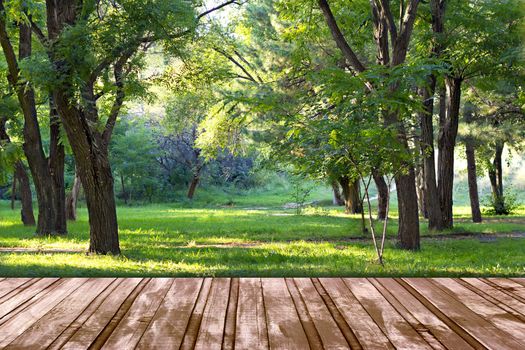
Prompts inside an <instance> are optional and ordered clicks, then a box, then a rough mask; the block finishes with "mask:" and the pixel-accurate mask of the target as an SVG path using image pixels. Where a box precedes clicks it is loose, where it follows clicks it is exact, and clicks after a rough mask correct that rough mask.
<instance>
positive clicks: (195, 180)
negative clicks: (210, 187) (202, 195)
mask: <svg viewBox="0 0 525 350" xmlns="http://www.w3.org/2000/svg"><path fill="white" fill-rule="evenodd" d="M199 181H200V178H199V176H195V175H194V176H193V177H192V179H191V182H190V186H189V188H188V194H187V197H188V199H193V196H194V195H195V190H196V189H197V185H198V184H199Z"/></svg>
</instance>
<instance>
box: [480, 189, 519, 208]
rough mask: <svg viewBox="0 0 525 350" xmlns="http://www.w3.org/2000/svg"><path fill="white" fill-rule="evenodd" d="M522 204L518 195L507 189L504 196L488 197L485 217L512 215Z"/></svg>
mask: <svg viewBox="0 0 525 350" xmlns="http://www.w3.org/2000/svg"><path fill="white" fill-rule="evenodd" d="M521 204H522V203H520V202H519V201H518V197H517V195H516V193H514V192H513V191H512V190H511V189H508V188H507V189H506V190H505V192H504V194H503V196H494V195H489V196H487V197H486V199H485V203H484V205H485V206H486V207H487V209H485V210H484V211H483V213H484V214H485V215H511V214H513V213H514V212H515V211H516V210H517V209H518V208H519V207H520V206H521Z"/></svg>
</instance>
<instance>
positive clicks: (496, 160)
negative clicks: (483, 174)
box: [493, 141, 505, 197]
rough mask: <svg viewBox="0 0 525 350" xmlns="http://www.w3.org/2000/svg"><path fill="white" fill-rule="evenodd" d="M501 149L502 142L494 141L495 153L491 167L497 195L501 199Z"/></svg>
mask: <svg viewBox="0 0 525 350" xmlns="http://www.w3.org/2000/svg"><path fill="white" fill-rule="evenodd" d="M503 147H505V144H504V143H503V142H501V141H496V152H495V154H494V162H493V166H494V170H495V171H496V184H497V186H496V187H497V193H498V195H499V196H500V197H503V161H502V155H503Z"/></svg>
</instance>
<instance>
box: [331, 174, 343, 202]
mask: <svg viewBox="0 0 525 350" xmlns="http://www.w3.org/2000/svg"><path fill="white" fill-rule="evenodd" d="M330 185H331V186H332V193H333V199H332V203H333V205H338V206H343V205H345V201H344V199H343V196H342V194H341V189H340V188H339V184H338V183H337V181H335V180H332V181H331V182H330Z"/></svg>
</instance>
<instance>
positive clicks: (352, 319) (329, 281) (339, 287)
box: [319, 278, 394, 349]
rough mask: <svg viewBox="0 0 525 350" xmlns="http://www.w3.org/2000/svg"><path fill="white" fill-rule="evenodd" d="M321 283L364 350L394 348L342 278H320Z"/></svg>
mask: <svg viewBox="0 0 525 350" xmlns="http://www.w3.org/2000/svg"><path fill="white" fill-rule="evenodd" d="M319 281H320V282H321V285H322V286H323V288H324V289H325V290H326V292H327V293H328V295H329V296H330V298H331V299H332V300H333V302H334V304H335V305H336V306H337V308H338V310H339V311H340V312H341V314H342V315H343V317H344V319H345V321H346V323H347V324H348V325H349V326H350V328H351V329H352V331H353V332H354V334H355V335H356V337H357V339H358V340H359V343H360V344H361V346H362V347H363V348H364V349H393V348H394V346H393V345H392V343H390V340H388V338H387V337H386V336H385V334H384V333H383V331H382V330H381V329H380V328H379V327H378V325H377V324H376V323H375V322H374V320H373V319H372V318H371V317H370V315H369V314H368V313H367V312H366V310H365V309H364V308H363V306H362V305H361V304H360V303H359V301H358V300H357V299H356V297H355V296H354V295H353V294H352V293H351V292H350V290H349V289H348V288H347V287H346V285H345V283H344V282H343V281H342V280H341V279H340V278H320V279H319Z"/></svg>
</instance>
